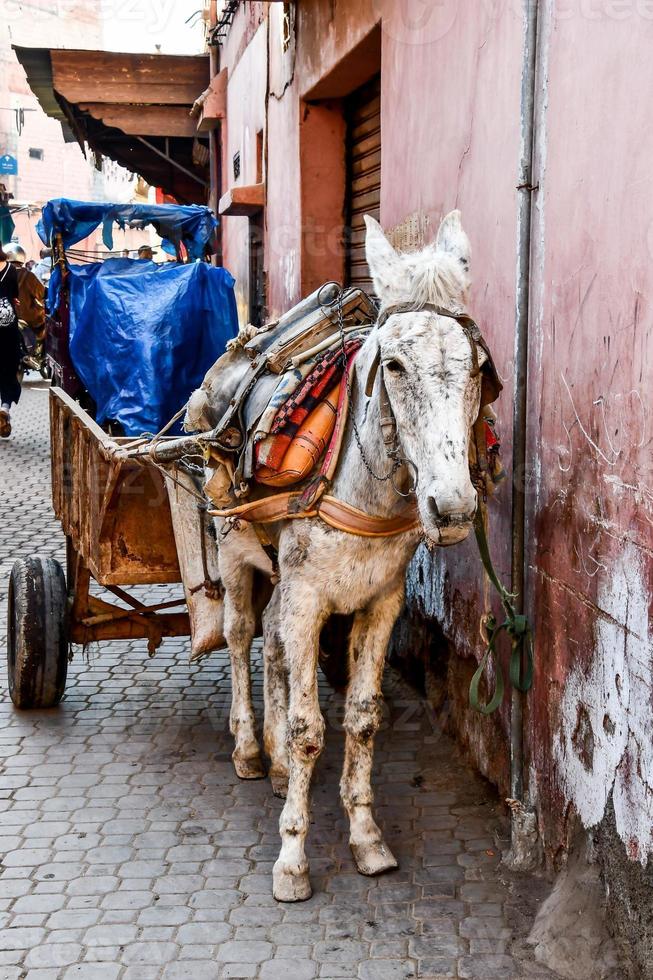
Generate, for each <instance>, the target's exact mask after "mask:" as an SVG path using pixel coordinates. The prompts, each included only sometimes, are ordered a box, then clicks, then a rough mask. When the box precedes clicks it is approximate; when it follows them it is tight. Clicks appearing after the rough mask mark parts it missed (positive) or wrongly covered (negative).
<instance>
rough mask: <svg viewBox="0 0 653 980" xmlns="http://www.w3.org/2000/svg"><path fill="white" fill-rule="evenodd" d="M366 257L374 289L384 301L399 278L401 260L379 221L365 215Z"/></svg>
mask: <svg viewBox="0 0 653 980" xmlns="http://www.w3.org/2000/svg"><path fill="white" fill-rule="evenodd" d="M365 227H366V229H367V231H366V235H365V257H366V259H367V265H368V268H369V270H370V275H371V276H372V279H373V280H374V289H375V291H376V294H377V296H378V297H379V299H381V300H383V296H384V293H385V292H386V291H387V290H388V289H389V288H390V287H391V286H392V284H393V282H394V281H395V280H396V277H397V267H398V264H399V262H400V258H399V256H398V255H397V253H396V252H395V250H394V248H393V247H392V245H391V244H390V242H389V241H388V239H387V238H386V237H385V235H384V234H383V229H382V228H381V225H380V224H379V223H378V221H375V220H374V218H372V217H370V215H369V214H366V215H365Z"/></svg>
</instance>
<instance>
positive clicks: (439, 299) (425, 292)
mask: <svg viewBox="0 0 653 980" xmlns="http://www.w3.org/2000/svg"><path fill="white" fill-rule="evenodd" d="M402 258H403V259H404V262H405V266H406V272H407V276H406V285H407V287H408V296H407V301H408V302H410V303H416V304H423V303H433V304H434V305H435V306H445V307H456V308H462V307H463V306H464V303H465V294H466V292H467V289H468V287H469V273H468V271H467V263H465V264H464V265H463V264H462V262H461V261H460V259H458V258H455V257H454V256H452V255H449V254H447V253H446V252H442V251H440V250H436V249H435V248H434V247H433V246H432V245H430V246H427V247H426V248H424V249H422V250H421V251H420V252H414V253H410V254H409V255H405V256H402Z"/></svg>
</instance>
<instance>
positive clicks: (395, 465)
mask: <svg viewBox="0 0 653 980" xmlns="http://www.w3.org/2000/svg"><path fill="white" fill-rule="evenodd" d="M343 293H344V289H342V288H340V290H339V292H338V307H337V310H338V330H339V332H340V347H341V349H342V360H343V370H344V375H345V384H346V386H347V396H348V398H349V401H350V403H351V376H350V373H349V364H348V363H347V348H346V346H345V320H344V316H343V312H342V297H343ZM349 417H350V419H351V425H352V429H353V430H354V439H355V440H356V445H357V446H358V452H359V453H360V457H361V459H362V461H363V466H364V467H365V469H366V470H367V472H368V473H369V474H370V476H371V477H372V479H373V480H376V481H377V482H378V483H386V482H387V481H388V480H392V487H393V490H394V491H395V492H396V493H397V494H399V496H402V497H403V496H406V495H405V494H403V493H402V492H401V491H400V490H398V489H397V487H396V486H395V483H394V479H393V477H394V476H395V474H396V472H397V470H400V469H401V466H402V461H401V459H399V456H398V453H399V447H398V446H397V445H395V448H394V449H392V450H390V451H389V452H388V457H390V458H392V467H391V469H390V471H389V472H388V473H386V474H385V476H381V475H380V474H379V473H376V472H375V471H374V468H373V467H372V464H371V463H370V461H369V459H368V458H367V454H366V452H365V450H364V449H363V443H362V440H361V436H360V432H359V430H358V426H357V424H356V419H355V418H354V415H353V413H352V414H351V415H350V416H349Z"/></svg>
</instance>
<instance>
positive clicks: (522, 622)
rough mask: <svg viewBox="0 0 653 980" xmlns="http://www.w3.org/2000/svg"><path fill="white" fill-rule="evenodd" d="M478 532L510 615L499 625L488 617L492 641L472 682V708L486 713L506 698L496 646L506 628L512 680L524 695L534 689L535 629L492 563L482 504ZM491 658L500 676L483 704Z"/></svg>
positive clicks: (484, 556)
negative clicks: (484, 680)
mask: <svg viewBox="0 0 653 980" xmlns="http://www.w3.org/2000/svg"><path fill="white" fill-rule="evenodd" d="M474 533H475V535H476V543H477V545H478V550H479V554H480V556H481V561H482V563H483V568H484V569H485V573H486V575H487V577H488V578H489V580H490V582H491V583H492V585H493V586H494V588H495V589H496V591H497V592H498V594H499V597H500V599H501V605H502V606H503V609H504V612H505V614H506V618H505V619H504V621H503V622H502V623H499V624H498V625H497V623H496V620H495V619H494V617H493V616H492V617H489V618H488V625H487V634H488V644H487V647H486V650H485V653H484V654H483V657H482V659H481V662H480V664H479V665H478V668H477V670H476V671H475V673H474V676H473V677H472V679H471V682H470V685H469V703H470V705H471V706H472V708H474V709H475V710H476V711H478V712H480V714H482V715H491V714H492V713H493V712H495V711H496V710H497V708H498V707H499V705H500V704H501V702H502V701H503V695H504V691H505V684H504V679H503V670H502V668H501V664H500V663H499V659H498V657H497V656H496V649H495V648H496V643H497V639H498V637H499V635H500V634H501V633H502V632H504V631H505V632H506V633H507V634H508V636H509V637H510V639H511V645H512V649H511V651H510V670H509V675H510V683H511V684H512V686H513V687H514V688H516V689H517V690H518V691H521V693H522V694H526V692H527V691H530V689H531V687H532V685H533V673H534V657H533V632H532V630H531V626H530V623H529V622H528V618H527V617H526V616H524V615H523V614H522V613H516V612H515V608H514V606H513V600H514V599H515V598H516V596H515V595H514V594H513V593H512V592H508V590H507V589H506V587H505V586H504V585H503V583H502V582H501V580H500V578H499V576H498V575H497V573H496V570H495V568H494V565H493V564H492V558H491V555H490V548H489V545H488V541H487V535H486V533H485V524H484V523H483V515H482V513H481V508H480V507H479V509H478V510H477V512H476V517H475V519H474ZM491 660H493V661H494V673H495V678H496V680H495V686H494V692H493V694H492V696H491V698H490V700H489V701H488V702H487V703H486V704H482V703H481V699H480V696H479V687H480V684H481V678H482V677H483V674H484V673H485V669H486V667H487V665H488V663H489V662H490V661H491Z"/></svg>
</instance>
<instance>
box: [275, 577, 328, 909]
mask: <svg viewBox="0 0 653 980" xmlns="http://www.w3.org/2000/svg"><path fill="white" fill-rule="evenodd" d="M285 586H286V587H285V589H284V591H283V593H282V596H281V623H282V636H283V645H284V649H285V654H286V662H287V664H288V674H289V690H290V705H289V709H288V750H289V777H288V796H287V798H286V803H285V806H284V808H283V811H282V813H281V819H280V820H279V830H280V832H281V852H280V854H279V857H278V859H277V862H276V864H275V866H274V869H273V873H272V877H273V892H274V897H275V898H276V899H277V900H278V901H280V902H301V901H304V900H305V899H307V898H310V897H311V884H310V881H309V877H308V861H307V859H306V853H305V850H304V846H305V842H306V835H307V833H308V827H309V822H310V818H309V794H310V786H311V777H312V775H313V769H314V768H315V763H316V762H317V760H318V758H319V756H320V753H321V751H322V748H323V746H324V719H323V718H322V713H321V711H320V702H319V700H318V690H317V654H318V644H319V638H320V630H321V629H322V626H323V625H324V622H325V619H326V613H325V611H324V610H323V608H322V604H321V598H320V596H319V595H318V594H316V593H313V592H311V591H309V590H308V589H307V588H305V586H304V585H302V586H299V585H297V586H296V587H295V589H292V588H291V587H290V583H285ZM283 587H284V582H283V579H282V584H281V586H280V588H283Z"/></svg>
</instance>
